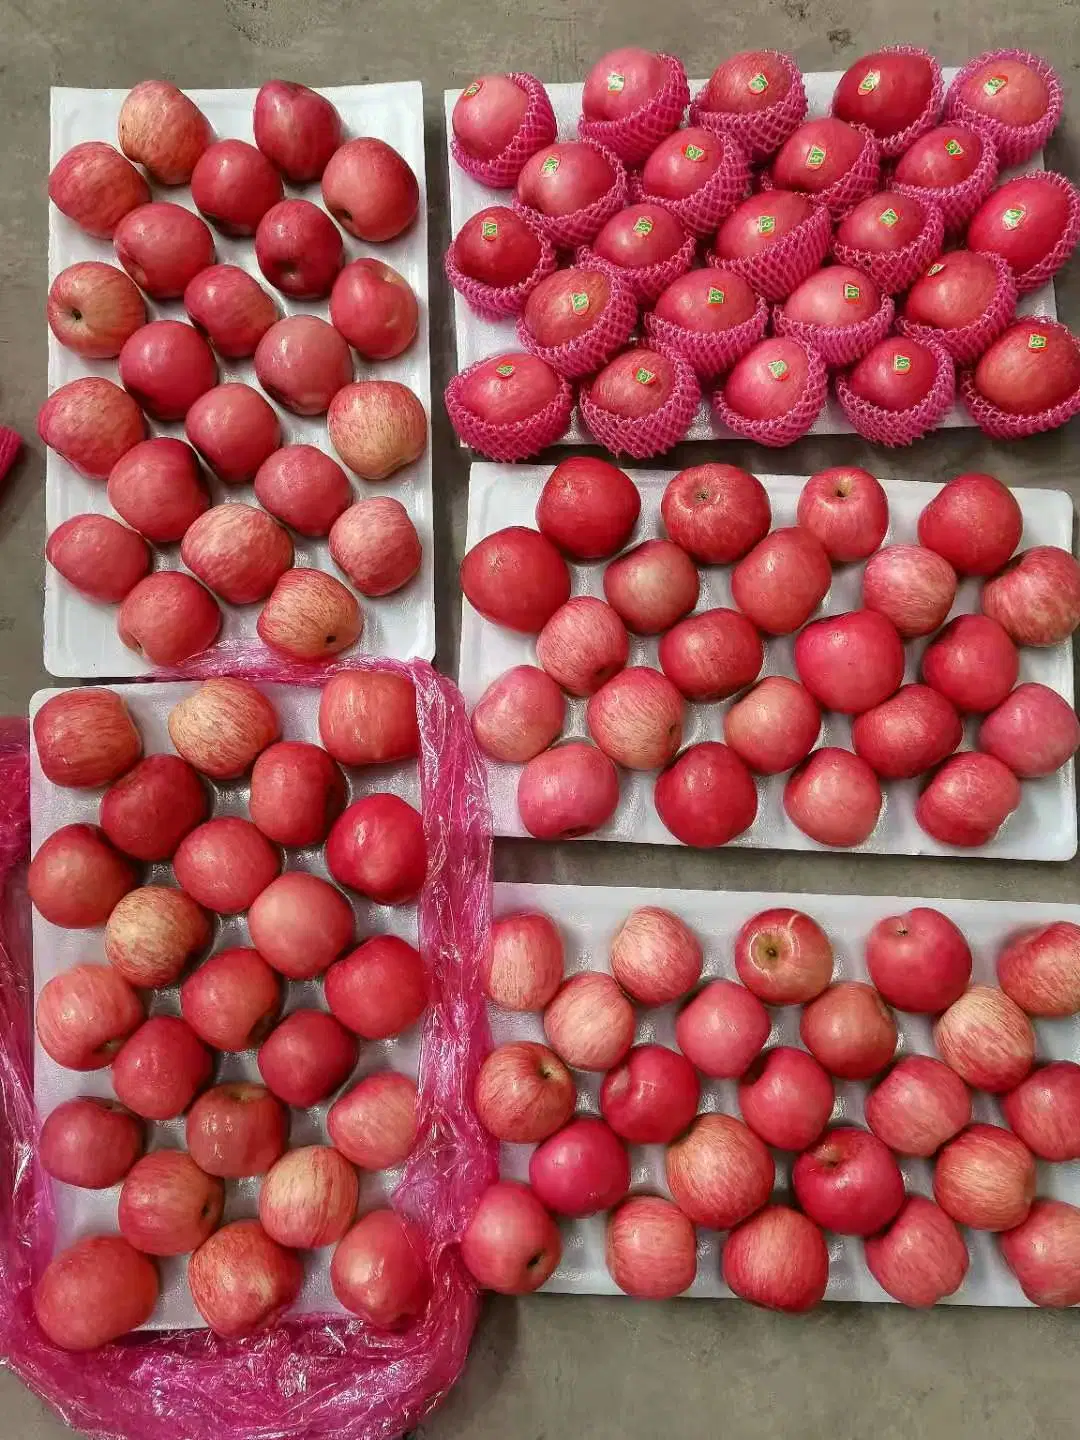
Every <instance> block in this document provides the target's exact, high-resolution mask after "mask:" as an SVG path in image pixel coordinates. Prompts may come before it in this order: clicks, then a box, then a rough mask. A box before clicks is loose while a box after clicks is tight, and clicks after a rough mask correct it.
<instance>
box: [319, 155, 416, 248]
mask: <svg viewBox="0 0 1080 1440" xmlns="http://www.w3.org/2000/svg"><path fill="white" fill-rule="evenodd" d="M322 197H323V204H324V205H325V206H326V208H327V209H328V210H329V211H330V214H331V215H332V216H333V217H334V219H335V220H336V221H337V222H338V224H339V225H341V226H343V227H344V228H345V229H346V230H347V231H348V232H349V234H350V235H355V236H356V237H357V238H358V239H359V240H368V241H371V242H373V243H375V244H378V243H379V242H380V241H382V240H393V239H394V237H395V236H396V235H400V234H401V232H402V231H403V230H407V229H408V227H409V226H410V225H411V224H412V222H413V219H414V218H415V216H416V211H417V208H418V206H419V204H420V191H419V187H418V186H417V183H416V176H415V175H414V174H413V172H412V170H411V169H410V168H409V166H408V164H407V163H406V162H405V161H404V160H403V159H402V157H401V156H400V155H399V154H398V152H397V151H396V150H395V149H394V148H393V147H392V146H390V145H387V144H386V143H385V141H383V140H375V139H373V138H371V137H370V136H362V137H361V138H359V139H356V140H346V141H345V143H344V145H341V146H339V147H338V149H337V150H335V151H334V153H333V155H331V157H330V159H329V160H328V161H327V165H326V169H325V170H324V171H323V176H322Z"/></svg>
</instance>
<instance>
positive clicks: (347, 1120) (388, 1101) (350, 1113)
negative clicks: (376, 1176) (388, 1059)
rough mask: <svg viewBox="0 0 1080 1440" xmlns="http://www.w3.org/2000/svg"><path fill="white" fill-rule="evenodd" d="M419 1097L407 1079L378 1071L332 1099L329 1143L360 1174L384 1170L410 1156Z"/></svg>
mask: <svg viewBox="0 0 1080 1440" xmlns="http://www.w3.org/2000/svg"><path fill="white" fill-rule="evenodd" d="M418 1111H419V1097H418V1096H417V1093H416V1085H415V1083H414V1082H413V1081H412V1080H411V1079H410V1078H409V1076H408V1075H401V1074H399V1073H398V1072H397V1071H396V1070H377V1071H375V1072H374V1073H373V1074H371V1075H366V1076H365V1077H364V1079H363V1080H361V1081H360V1082H359V1084H357V1085H354V1086H353V1087H352V1089H351V1090H346V1092H345V1093H344V1095H342V1096H341V1097H340V1098H339V1099H337V1100H335V1101H334V1103H333V1105H331V1106H330V1109H329V1111H328V1112H327V1116H326V1128H327V1132H328V1133H329V1136H330V1139H331V1141H332V1142H333V1143H334V1145H336V1146H337V1148H338V1149H339V1150H340V1151H341V1153H342V1154H343V1155H344V1156H345V1158H346V1159H347V1160H351V1161H352V1163H353V1164H354V1165H359V1166H360V1167H361V1168H362V1169H364V1170H388V1169H390V1168H391V1167H392V1166H395V1165H400V1164H401V1163H402V1162H403V1161H404V1160H406V1159H407V1158H408V1156H409V1155H410V1154H411V1153H412V1150H413V1147H414V1146H415V1144H416V1137H417V1135H418V1134H419V1129H420V1120H419V1114H418Z"/></svg>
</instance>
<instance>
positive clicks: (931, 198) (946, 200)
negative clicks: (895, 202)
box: [892, 125, 998, 233]
mask: <svg viewBox="0 0 1080 1440" xmlns="http://www.w3.org/2000/svg"><path fill="white" fill-rule="evenodd" d="M971 129H972V130H975V131H977V132H978V134H979V136H980V137H981V139H982V142H983V151H982V154H981V155H980V156H979V163H978V164H977V165H976V166H975V169H974V170H973V171H972V172H971V174H970V175H969V176H968V177H967V179H966V180H961V181H960V182H959V184H957V185H945V186H935V187H933V188H931V187H929V186H925V185H911V184H905V183H904V182H903V181H901V180H894V181H893V182H892V184H893V187H894V189H895V190H896V191H897V192H898V193H899V194H900V195H910V196H911V197H912V199H915V200H919V201H921V202H922V203H923V204H924V205H926V204H927V203H932V204H934V205H937V206H938V208H939V209H940V210H941V213H942V215H943V216H944V219H945V230H946V233H948V232H950V231H957V230H962V229H963V228H964V226H965V225H966V224H967V222H968V221H969V220H970V219H971V217H972V216H973V215H974V214H975V211H976V210H977V209H978V208H979V206H980V205H981V204H982V202H983V201H984V200H985V199H986V197H987V195H989V194H990V191H991V190H992V189H993V188H994V181H995V180H996V179H997V176H998V154H997V150H996V149H995V148H994V142H993V140H992V139H991V138H990V135H989V132H988V131H987V130H985V129H983V127H982V126H980V125H972V126H971Z"/></svg>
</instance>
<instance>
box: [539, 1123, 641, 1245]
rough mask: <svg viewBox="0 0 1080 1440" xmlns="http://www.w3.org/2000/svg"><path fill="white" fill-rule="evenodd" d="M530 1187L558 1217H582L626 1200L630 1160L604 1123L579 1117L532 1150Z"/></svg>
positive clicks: (577, 1218) (578, 1218)
mask: <svg viewBox="0 0 1080 1440" xmlns="http://www.w3.org/2000/svg"><path fill="white" fill-rule="evenodd" d="M529 1184H530V1185H531V1186H532V1188H533V1192H534V1194H535V1195H536V1196H537V1198H538V1199H539V1200H540V1201H541V1203H542V1204H544V1205H546V1206H547V1208H548V1209H549V1210H554V1212H555V1213H556V1215H566V1216H568V1217H570V1218H571V1219H575V1220H580V1219H584V1218H585V1217H586V1216H588V1215H596V1214H597V1213H598V1212H599V1211H601V1210H610V1209H611V1208H612V1207H613V1206H615V1205H618V1204H619V1202H620V1201H621V1200H625V1198H626V1192H627V1191H628V1190H629V1188H630V1158H629V1156H628V1155H627V1153H626V1147H625V1145H624V1144H623V1143H622V1141H621V1140H620V1139H619V1137H618V1136H617V1135H616V1134H615V1132H614V1131H613V1130H612V1129H611V1128H610V1127H609V1126H608V1125H606V1124H605V1123H604V1121H603V1120H598V1119H597V1118H596V1117H595V1116H593V1115H579V1116H577V1117H575V1118H574V1119H573V1120H571V1121H570V1123H569V1124H568V1125H565V1126H564V1127H563V1129H561V1130H559V1131H558V1132H557V1133H556V1134H554V1135H552V1136H551V1137H550V1138H549V1139H547V1140H544V1141H542V1142H541V1144H540V1145H538V1146H537V1148H536V1149H535V1150H534V1151H533V1153H532V1155H531V1156H530V1157H529Z"/></svg>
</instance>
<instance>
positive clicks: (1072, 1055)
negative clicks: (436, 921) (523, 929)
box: [489, 884, 1080, 1306]
mask: <svg viewBox="0 0 1080 1440" xmlns="http://www.w3.org/2000/svg"><path fill="white" fill-rule="evenodd" d="M640 905H659V906H663V907H664V908H666V909H668V910H673V911H674V912H675V913H676V914H677V915H680V916H681V917H682V919H683V920H685V921H686V923H687V924H688V925H690V926H691V927H692V928H693V929H694V930H695V931H696V932H697V935H698V937H699V938H700V940H701V942H702V945H703V947H704V950H705V975H706V976H707V977H713V976H718V975H726V976H728V977H729V978H731V979H735V978H737V977H736V975H735V968H734V964H733V958H732V952H733V945H734V940H735V935H736V933H737V932H738V930H739V928H740V926H741V925H742V924H743V923H744V922H745V921H746V920H748V919H749V918H750V917H751V916H752V915H755V914H757V912H758V911H759V910H765V909H769V908H771V907H773V906H791V907H793V908H795V909H799V910H805V911H806V913H807V914H809V915H812V916H813V917H814V919H815V920H817V921H818V922H819V923H820V924H821V925H822V926H823V928H824V929H825V930H826V932H827V933H828V935H829V938H830V940H831V941H832V943H833V947H834V950H835V952H836V972H835V974H836V978H837V979H844V980H865V979H866V978H867V974H866V966H865V964H864V963H863V942H864V940H865V938H866V936H867V934H868V933H869V931H870V929H871V927H872V926H873V925H874V924H875V923H876V922H877V921H878V920H880V919H882V918H884V917H885V916H887V915H895V914H898V913H903V912H904V911H905V910H908V909H910V908H911V907H912V906H913V905H931V906H934V907H935V908H936V909H939V910H942V911H944V913H945V914H946V915H948V916H949V917H950V919H952V920H954V921H955V922H956V924H957V925H959V926H960V928H961V930H963V932H964V934H965V935H966V936H967V939H968V941H969V943H970V945H971V949H972V952H973V955H974V959H975V965H974V979H975V981H976V982H979V981H981V982H983V983H986V984H995V983H996V980H995V976H994V960H995V957H996V955H997V952H998V949H999V948H1000V945H1001V943H1002V942H1003V940H1004V939H1005V938H1006V937H1008V936H1009V935H1010V934H1013V933H1015V932H1016V931H1018V930H1021V929H1024V928H1025V927H1028V926H1032V925H1038V924H1044V923H1046V922H1048V921H1051V920H1071V921H1072V922H1073V923H1074V924H1075V923H1080V906H1076V905H1050V904H1046V903H1043V902H1031V903H1024V902H1021V901H1017V902H1008V903H1000V902H997V901H992V900H919V899H911V898H900V897H896V896H889V895H882V896H878V895H781V894H771V893H768V894H766V893H753V892H751V893H746V894H739V893H737V892H736V893H727V892H723V891H715V892H713V891H707V890H638V889H633V890H630V889H625V890H624V889H618V888H615V887H611V886H601V885H589V886H584V885H582V886H577V885H524V884H500V885H496V886H495V894H494V904H493V908H492V913H493V915H495V916H496V917H497V916H499V915H505V914H507V913H509V912H510V911H513V910H541V911H543V912H544V913H546V914H548V915H550V916H551V918H552V919H553V920H555V921H556V922H557V924H558V926H559V929H560V930H561V932H562V936H563V939H564V941H565V944H566V968H567V973H573V972H575V971H578V970H609V969H610V966H609V963H608V949H609V945H610V942H611V937H612V936H613V935H614V933H615V931H616V930H617V929H618V928H619V925H620V924H621V923H622V921H623V920H624V919H625V918H626V916H627V915H628V914H629V912H630V911H631V910H633V909H636V908H637V907H638V906H640ZM676 1008H677V1007H676V1006H674V1005H668V1006H665V1007H663V1008H662V1009H657V1010H640V1009H639V1011H638V1024H637V1031H636V1034H635V1038H634V1043H635V1044H636V1045H641V1044H644V1043H646V1042H656V1043H658V1044H661V1045H668V1046H670V1047H672V1048H677V1047H676V1046H675V1013H676ZM489 1013H490V1016H491V1026H492V1035H493V1039H494V1041H495V1043H496V1044H502V1043H503V1042H505V1041H507V1040H537V1041H540V1042H543V1041H544V1031H543V1025H542V1023H541V1019H540V1016H539V1015H514V1014H510V1013H509V1012H507V1011H504V1010H499V1009H497V1008H496V1007H494V1006H491V1007H489ZM770 1013H771V1016H772V1021H773V1026H772V1031H771V1032H770V1035H769V1038H768V1041H767V1042H766V1043H767V1044H768V1045H800V1046H801V1042H800V1040H799V1013H800V1012H799V1007H796V1006H789V1007H785V1008H782V1009H776V1008H774V1009H772V1010H771V1012H770ZM894 1013H895V1015H896V1021H897V1026H898V1029H899V1031H900V1048H899V1051H898V1053H899V1054H913V1053H914V1054H926V1055H933V1054H934V1053H935V1051H934V1047H933V1042H932V1039H931V1021H930V1019H929V1017H927V1016H924V1015H905V1014H902V1013H901V1012H899V1011H896V1012H894ZM1035 1031H1036V1036H1037V1041H1038V1054H1039V1058H1040V1059H1043V1060H1077V1061H1080V1017H1076V1016H1074V1017H1073V1018H1072V1019H1069V1020H1054V1021H1047V1020H1037V1021H1035ZM803 1048H804V1047H803ZM575 1079H576V1081H577V1085H578V1110H579V1111H583V1112H586V1113H588V1114H593V1115H598V1114H599V1113H600V1103H599V1093H600V1081H601V1079H602V1077H601V1076H599V1075H591V1074H585V1073H584V1072H580V1071H578V1072H575ZM867 1089H868V1087H867V1085H866V1084H863V1083H856V1082H854V1081H837V1082H836V1097H837V1098H836V1105H835V1107H834V1109H833V1115H832V1120H833V1123H837V1122H843V1123H845V1124H855V1125H861V1124H863V1123H864V1122H863V1098H864V1096H865V1094H866V1092H867ZM736 1092H737V1085H736V1082H735V1081H731V1080H708V1079H704V1078H703V1079H702V1092H701V1106H700V1108H701V1110H703V1111H724V1112H726V1113H727V1114H729V1115H736V1116H738V1115H739V1114H740V1112H739V1106H738V1100H737V1098H736ZM973 1108H974V1118H975V1119H976V1120H978V1121H981V1122H982V1123H984V1124H998V1125H1001V1124H1003V1123H1004V1122H1003V1120H1002V1116H1001V1110H1000V1106H999V1105H998V1104H997V1102H996V1101H995V1100H994V1099H993V1098H992V1097H991V1096H989V1095H984V1094H976V1095H975V1097H974V1107H973ZM533 1148H534V1147H533V1146H531V1145H504V1146H503V1147H502V1151H501V1156H500V1161H501V1169H502V1173H503V1174H504V1175H506V1176H507V1177H509V1178H511V1179H519V1180H527V1179H528V1173H529V1156H530V1155H531V1153H532V1150H533ZM773 1155H774V1157H775V1159H776V1161H777V1166H776V1195H777V1199H780V1200H783V1199H785V1198H786V1196H785V1194H784V1192H785V1191H787V1192H788V1193H790V1184H789V1182H790V1171H791V1162H792V1157H791V1156H790V1155H789V1154H787V1153H785V1152H782V1151H773ZM630 1160H631V1191H632V1193H642V1192H644V1193H652V1192H655V1193H658V1194H661V1195H667V1194H668V1193H669V1192H668V1189H667V1185H666V1183H665V1179H664V1147H663V1146H662V1145H634V1146H631V1147H630ZM900 1168H901V1170H902V1171H903V1173H904V1179H905V1181H906V1183H907V1188H908V1190H909V1191H912V1192H915V1193H918V1194H920V1195H927V1196H929V1195H932V1193H933V1192H932V1188H931V1181H932V1176H933V1166H932V1162H931V1161H929V1160H921V1159H911V1158H903V1159H900ZM1038 1193H1039V1194H1040V1195H1041V1196H1044V1197H1051V1198H1053V1199H1056V1200H1066V1201H1068V1202H1069V1203H1070V1204H1073V1205H1080V1163H1074V1164H1067V1165H1051V1164H1047V1163H1044V1162H1041V1161H1040V1162H1039V1167H1038ZM562 1232H563V1258H562V1263H561V1265H560V1266H559V1268H558V1270H556V1272H555V1274H554V1275H553V1276H552V1277H551V1279H550V1280H549V1281H548V1283H547V1285H546V1286H545V1287H544V1288H545V1290H550V1291H560V1292H569V1293H573V1294H589V1295H618V1294H619V1293H620V1291H619V1289H618V1287H617V1286H616V1285H615V1283H614V1281H613V1280H612V1279H611V1276H610V1275H609V1274H608V1271H607V1267H606V1265H605V1263H604V1217H603V1216H594V1217H591V1218H590V1219H588V1220H570V1221H563V1222H562ZM964 1238H965V1240H966V1241H967V1244H968V1248H969V1250H970V1251H971V1269H970V1271H969V1272H968V1276H967V1279H966V1280H965V1282H964V1284H963V1286H962V1287H961V1289H960V1290H959V1291H958V1292H957V1294H956V1295H954V1296H952V1297H951V1298H950V1299H949V1300H948V1301H947V1302H946V1303H948V1304H954V1305H1023V1306H1026V1305H1028V1303H1029V1302H1028V1301H1027V1300H1026V1299H1025V1298H1024V1296H1023V1294H1022V1292H1021V1290H1020V1287H1019V1285H1018V1284H1017V1283H1016V1281H1015V1279H1014V1278H1013V1276H1012V1273H1011V1272H1010V1271H1009V1269H1008V1267H1007V1266H1006V1265H1005V1262H1004V1261H1003V1260H1002V1259H1001V1256H1000V1255H999V1254H998V1250H997V1246H996V1244H995V1243H994V1238H993V1236H991V1235H990V1234H988V1233H986V1232H985V1231H983V1232H979V1231H974V1230H966V1231H965V1232H964ZM827 1239H828V1245H829V1260H830V1265H829V1288H828V1291H827V1293H826V1299H828V1300H869V1301H887V1300H890V1297H889V1296H888V1295H886V1294H885V1292H884V1291H883V1290H882V1289H881V1288H880V1286H879V1285H878V1284H877V1282H876V1281H875V1280H874V1278H873V1276H872V1275H871V1274H870V1272H869V1271H868V1270H867V1269H866V1266H865V1264H864V1262H863V1255H862V1243H861V1241H859V1240H857V1239H855V1238H854V1237H851V1236H840V1235H831V1234H830V1235H829V1236H827ZM720 1249H721V1246H720V1241H719V1237H718V1235H717V1233H716V1232H715V1231H710V1230H702V1229H699V1230H698V1273H697V1279H696V1280H695V1282H694V1284H693V1285H692V1286H691V1288H690V1289H689V1291H687V1294H688V1295H690V1296H692V1297H698V1298H706V1297H714V1298H715V1297H719V1298H724V1299H731V1298H732V1295H731V1291H730V1290H729V1289H728V1288H727V1286H726V1285H724V1284H723V1282H722V1281H721V1279H720V1266H719V1255H720Z"/></svg>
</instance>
